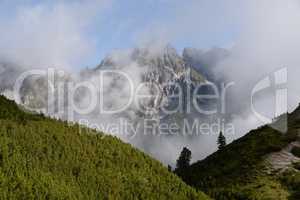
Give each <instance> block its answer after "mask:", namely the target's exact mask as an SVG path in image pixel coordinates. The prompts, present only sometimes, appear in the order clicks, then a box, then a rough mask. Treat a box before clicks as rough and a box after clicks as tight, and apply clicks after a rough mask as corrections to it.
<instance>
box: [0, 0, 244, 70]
mask: <svg viewBox="0 0 300 200" xmlns="http://www.w3.org/2000/svg"><path fill="white" fill-rule="evenodd" d="M244 6H245V5H244V3H239V1H234V0H227V1H217V0H187V1H181V0H156V1H154V0H145V1H140V0H127V1H123V0H87V1H80V0H68V1H63V0H61V1H59V0H51V1H50V0H45V1H38V0H22V1H21V0H16V1H9V0H0V27H1V33H0V34H1V35H2V37H1V41H0V49H1V51H0V55H1V56H4V57H9V59H13V60H19V61H20V62H21V63H22V64H25V65H45V64H48V65H68V67H70V66H71V67H72V68H73V67H76V68H80V67H85V66H90V67H93V66H95V65H97V64H98V63H99V62H100V60H101V59H102V58H103V57H104V56H105V55H106V54H107V53H109V52H111V50H112V49H120V48H131V47H135V46H138V45H141V44H147V43H152V42H153V41H156V42H157V41H160V42H161V41H163V42H165V43H171V44H172V45H173V46H174V47H176V48H177V49H178V50H181V49H182V48H183V47H198V48H211V47H214V46H231V45H232V44H233V43H234V42H235V39H236V38H237V36H238V34H239V30H240V24H241V18H242V14H243V13H244V12H243V9H244ZM3 38H4V39H3ZM3 51H5V52H3ZM35 56H36V57H38V58H32V59H29V57H35ZM11 57H13V58H11ZM16 57H17V58H16ZM24 57H26V58H24ZM25 60H26V61H25ZM28 60H30V62H28Z"/></svg>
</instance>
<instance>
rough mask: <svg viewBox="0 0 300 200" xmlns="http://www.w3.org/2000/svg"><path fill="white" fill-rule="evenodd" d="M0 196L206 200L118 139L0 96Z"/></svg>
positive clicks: (8, 197) (152, 160)
mask: <svg viewBox="0 0 300 200" xmlns="http://www.w3.org/2000/svg"><path fill="white" fill-rule="evenodd" d="M0 199H208V197H206V196H205V195H204V194H202V193H197V192H196V191H195V190H193V189H192V188H191V187H189V186H187V185H186V184H185V183H183V182H182V181H181V180H180V179H179V178H178V177H176V176H175V175H173V174H172V173H170V172H168V170H167V169H166V168H165V167H164V166H162V165H161V164H160V163H159V162H158V161H156V160H154V159H152V158H150V157H149V156H147V155H145V154H144V153H142V152H140V151H138V150H136V149H135V148H133V147H132V146H130V145H129V144H125V143H123V142H121V141H120V140H119V139H117V138H115V137H111V136H107V135H104V134H101V133H97V132H96V131H93V130H90V129H87V128H82V127H79V126H78V125H76V124H75V125H70V124H68V123H66V122H63V121H57V120H53V119H49V118H46V117H43V116H42V115H35V114H26V113H24V112H23V111H21V110H20V109H19V108H18V106H17V105H16V104H15V103H14V102H12V101H9V100H7V99H5V98H4V97H3V96H0Z"/></svg>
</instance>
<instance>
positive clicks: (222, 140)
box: [217, 132, 226, 150]
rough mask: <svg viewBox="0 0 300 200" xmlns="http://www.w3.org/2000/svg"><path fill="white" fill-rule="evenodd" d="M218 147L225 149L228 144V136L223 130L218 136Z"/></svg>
mask: <svg viewBox="0 0 300 200" xmlns="http://www.w3.org/2000/svg"><path fill="white" fill-rule="evenodd" d="M217 143H218V148H219V150H223V149H224V148H225V146H226V138H225V136H224V135H223V133H222V132H220V134H219V136H218V141H217Z"/></svg>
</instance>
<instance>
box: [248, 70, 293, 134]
mask: <svg viewBox="0 0 300 200" xmlns="http://www.w3.org/2000/svg"><path fill="white" fill-rule="evenodd" d="M287 81H288V70H287V68H281V69H279V70H277V71H275V72H273V73H272V74H271V75H269V76H267V77H265V78H263V79H261V80H260V81H259V82H258V83H257V84H256V85H255V86H254V88H253V89H252V91H251V110H252V112H253V113H254V114H255V116H256V117H257V118H258V119H259V120H260V121H261V122H263V123H264V124H269V126H270V127H272V128H274V129H276V130H278V131H280V132H282V133H285V132H286V131H287V116H286V115H285V116H283V115H282V114H285V113H287V111H288V89H287ZM270 88H274V91H273V92H274V94H275V96H274V97H275V107H274V118H275V121H276V117H279V116H281V119H280V123H274V118H270V117H267V116H265V115H264V114H262V113H261V112H260V111H258V110H257V109H256V108H255V106H254V99H255V98H254V96H255V95H256V94H258V93H259V92H264V91H266V90H267V89H270Z"/></svg>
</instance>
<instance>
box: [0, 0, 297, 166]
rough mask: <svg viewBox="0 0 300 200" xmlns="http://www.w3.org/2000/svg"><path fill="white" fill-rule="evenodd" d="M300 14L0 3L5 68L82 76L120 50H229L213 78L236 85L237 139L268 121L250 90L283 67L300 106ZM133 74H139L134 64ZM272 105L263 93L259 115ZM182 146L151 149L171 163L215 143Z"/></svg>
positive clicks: (274, 4)
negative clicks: (168, 47) (10, 65)
mask: <svg viewBox="0 0 300 200" xmlns="http://www.w3.org/2000/svg"><path fill="white" fill-rule="evenodd" d="M299 11H300V0H244V1H241V0H186V1H182V0H155V1H154V0H143V1H141V0H126V1H124V0H86V1H83V0H66V1H64V0H60V1H59V0H44V1H37V0H15V1H11V0H0V30H1V31H0V64H2V62H12V63H15V64H17V65H18V66H22V67H23V68H25V69H26V68H28V69H33V68H48V67H55V68H59V69H66V70H68V71H70V72H75V73H73V74H77V73H76V72H78V71H80V70H81V69H83V68H85V67H87V66H88V67H95V66H96V65H98V64H99V63H100V62H101V60H102V59H103V58H104V57H105V55H107V54H109V53H111V52H112V51H113V50H116V49H127V48H134V47H140V46H149V45H150V46H151V45H165V44H171V45H172V46H174V47H175V48H176V49H177V50H178V51H179V52H180V51H182V49H183V48H184V47H194V48H200V49H210V48H212V47H225V48H227V50H229V52H230V55H229V56H228V57H226V59H225V60H223V61H222V62H220V63H219V64H218V65H217V66H216V67H215V68H214V70H215V71H214V73H215V74H216V75H218V76H221V77H225V80H228V81H229V82H234V84H235V85H234V87H233V88H232V89H231V90H230V91H231V92H230V99H229V102H230V104H231V105H232V106H233V107H234V108H235V111H236V110H237V111H238V112H237V113H234V114H236V116H235V118H233V123H234V125H235V127H236V133H237V134H236V135H234V138H233V139H236V138H238V137H240V136H242V135H243V134H245V133H246V132H247V131H249V130H251V129H253V128H256V127H258V126H259V125H261V124H262V122H261V121H259V119H257V116H255V115H254V114H253V113H252V112H251V105H252V104H251V102H250V101H251V95H252V93H251V92H252V89H253V88H254V87H255V86H256V84H258V83H259V82H260V81H261V80H264V78H268V77H271V78H272V77H273V76H274V73H275V72H276V71H278V70H279V69H282V68H286V70H287V72H288V80H287V84H286V86H287V89H288V108H289V110H288V111H292V110H293V109H294V108H295V107H296V106H297V105H298V103H299V102H300V89H299V74H300V67H299V66H300V57H299V55H298V54H299V53H298V52H299V49H300V12H299ZM0 67H1V65H0ZM123 67H128V66H123ZM126 70H127V71H128V73H129V74H134V75H135V74H137V73H139V70H138V69H137V68H136V67H132V66H129V67H128V68H126ZM0 75H1V74H0ZM135 78H137V79H139V78H140V77H139V76H138V75H137V76H135ZM1 79H3V80H4V81H2V82H4V83H6V82H7V79H11V77H7V75H5V74H4V75H3V76H2V77H1V76H0V82H1ZM275 86H276V85H275ZM274 88H275V87H274ZM274 88H270V89H274ZM109 89H111V88H109ZM275 89H276V88H275ZM275 91H277V90H275ZM273 93H274V91H272V94H273ZM274 94H275V93H274ZM273 100H274V98H273V96H270V95H268V94H265V95H262V97H261V98H259V99H258V100H257V102H258V103H261V108H262V110H259V111H261V113H264V112H265V111H273V110H274V101H273ZM94 118H95V117H93V119H94ZM99 119H100V118H99ZM96 120H97V119H96ZM143 142H144V141H142V143H141V145H142V144H143ZM177 142H178V143H176V142H175V143H171V142H169V143H166V144H165V145H163V146H161V147H160V148H156V146H155V145H154V146H153V148H154V149H152V150H154V151H156V152H159V153H158V155H157V158H158V159H159V160H161V161H164V163H171V162H174V161H175V158H176V156H177V155H178V153H179V151H180V149H181V147H183V146H184V145H186V146H188V147H190V148H191V149H192V150H193V152H195V155H202V156H205V155H208V154H209V153H211V152H213V151H214V150H215V146H214V145H215V138H211V141H209V142H207V141H202V140H194V143H190V144H189V143H185V142H184V141H182V140H180V138H179V139H178V140H177ZM201 142H202V143H201ZM201 145H206V146H207V147H208V148H207V150H204V149H203V148H199V146H201ZM161 152H165V154H164V153H161ZM169 152H173V154H172V156H171V157H170V155H169ZM204 154H205V155H204ZM199 158H200V156H199Z"/></svg>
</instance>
